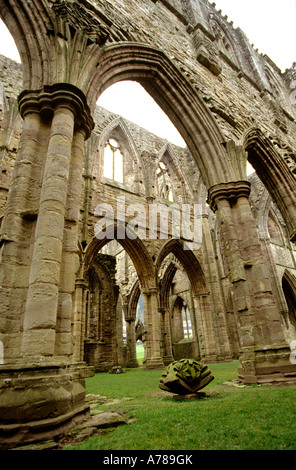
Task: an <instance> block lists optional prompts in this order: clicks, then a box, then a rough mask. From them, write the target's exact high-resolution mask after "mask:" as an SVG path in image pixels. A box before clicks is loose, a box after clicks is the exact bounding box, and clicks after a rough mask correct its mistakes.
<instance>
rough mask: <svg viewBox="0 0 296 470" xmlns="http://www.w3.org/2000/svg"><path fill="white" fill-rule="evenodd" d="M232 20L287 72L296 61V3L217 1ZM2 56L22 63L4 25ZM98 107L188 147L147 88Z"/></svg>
mask: <svg viewBox="0 0 296 470" xmlns="http://www.w3.org/2000/svg"><path fill="white" fill-rule="evenodd" d="M215 3H216V8H217V9H221V10H222V13H223V14H224V15H228V20H229V21H231V20H232V21H233V22H234V26H235V27H238V26H239V27H240V28H241V29H242V30H243V31H244V32H245V33H246V34H247V36H248V38H249V40H250V42H251V43H253V44H254V45H255V47H256V48H258V49H259V52H262V53H264V54H267V55H268V56H269V57H270V58H271V59H272V60H273V61H274V62H275V63H276V64H277V65H278V67H279V68H280V69H282V70H283V71H284V70H285V69H286V68H290V67H291V66H292V64H293V62H295V61H296V47H295V46H296V0H281V1H279V0H245V1H242V0H215ZM0 54H3V55H6V56H7V57H10V58H11V59H14V60H16V61H18V62H20V59H19V55H18V53H17V51H16V48H15V44H14V42H13V40H12V38H11V36H10V34H9V33H8V32H7V30H6V28H5V27H4V25H3V23H2V22H1V21H0ZM98 104H99V105H100V106H103V107H105V108H107V109H109V110H111V111H113V112H115V113H118V114H120V115H122V116H124V117H125V118H126V119H129V120H130V121H133V122H135V123H137V124H138V125H140V126H142V127H144V128H146V129H147V130H150V131H151V132H154V133H155V134H157V135H160V136H161V137H164V138H167V139H168V140H170V141H171V142H173V143H175V144H177V145H184V143H183V140H182V138H181V137H180V136H179V134H178V132H177V131H176V130H175V128H174V127H173V125H172V124H171V122H170V120H169V119H168V118H167V116H166V115H164V114H163V113H162V111H161V110H160V108H159V107H158V106H157V104H156V103H155V102H154V100H152V99H151V98H150V96H149V95H147V93H146V92H145V91H144V90H143V88H142V87H141V86H140V85H138V84H136V83H131V82H123V83H117V84H115V85H113V86H112V87H110V88H109V89H108V90H106V91H105V92H104V93H103V95H102V96H101V97H100V99H99V102H98Z"/></svg>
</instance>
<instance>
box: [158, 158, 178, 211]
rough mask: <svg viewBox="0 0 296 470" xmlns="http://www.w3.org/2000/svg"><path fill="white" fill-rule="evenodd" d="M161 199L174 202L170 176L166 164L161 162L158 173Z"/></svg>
mask: <svg viewBox="0 0 296 470" xmlns="http://www.w3.org/2000/svg"><path fill="white" fill-rule="evenodd" d="M156 174H157V183H158V193H159V197H160V199H163V200H165V201H169V202H173V200H174V198H173V190H172V183H171V179H170V175H169V172H168V169H167V166H166V165H165V163H164V162H159V164H158V168H157V171H156Z"/></svg>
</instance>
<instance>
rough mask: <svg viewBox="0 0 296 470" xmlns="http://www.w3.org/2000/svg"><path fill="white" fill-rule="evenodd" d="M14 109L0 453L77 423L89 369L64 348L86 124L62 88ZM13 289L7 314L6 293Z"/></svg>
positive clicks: (71, 91)
mask: <svg viewBox="0 0 296 470" xmlns="http://www.w3.org/2000/svg"><path fill="white" fill-rule="evenodd" d="M19 107H20V113H21V115H22V117H23V119H24V130H23V133H22V138H21V145H20V149H19V154H18V156H17V159H16V163H15V169H14V176H13V184H12V186H11V188H12V189H11V191H10V194H9V196H8V201H7V207H6V212H5V216H4V222H3V229H4V230H5V233H6V237H7V241H6V243H5V245H4V247H3V258H2V265H1V270H2V271H1V280H2V281H3V282H2V289H1V290H0V295H1V300H2V302H3V305H5V304H6V305H7V308H5V316H6V319H7V320H8V321H10V318H12V317H13V325H12V328H9V334H7V333H6V331H7V322H6V323H5V318H3V317H2V326H1V337H0V340H1V341H2V339H3V344H4V364H3V365H1V366H0V442H4V446H6V447H9V446H11V445H13V446H15V444H16V443H18V442H19V443H21V442H30V440H32V441H34V440H36V438H41V439H42V438H43V436H46V437H47V438H48V437H50V436H51V435H55V434H57V433H59V432H61V430H65V429H66V428H67V427H70V426H71V425H73V423H74V420H75V422H76V423H77V421H79V419H83V417H85V415H86V414H88V413H89V407H88V406H87V405H86V404H85V384H84V380H85V377H87V376H90V375H92V373H93V371H92V370H91V369H90V368H88V367H86V365H85V364H84V363H82V362H81V352H80V354H77V352H76V351H74V350H73V341H72V337H73V336H72V331H71V321H72V296H73V293H74V289H75V276H76V273H77V271H78V267H79V263H78V251H77V250H78V221H79V204H80V198H81V187H82V184H81V178H82V164H83V144H84V140H85V139H86V138H87V137H88V136H89V135H90V132H91V129H92V127H93V122H92V118H91V116H90V112H89V109H88V106H87V104H86V100H85V97H84V95H83V93H82V92H81V91H80V90H78V89H77V88H76V87H73V86H71V85H68V84H56V85H53V86H46V87H44V89H43V90H39V91H37V92H23V93H22V94H21V95H20V97H19ZM33 182H34V183H33ZM36 182H37V184H36ZM34 184H35V185H36V186H34ZM17 289H19V293H20V294H21V296H20V301H19V302H18V305H16V308H15V309H14V310H12V308H11V307H12V304H11V303H10V304H8V302H7V300H5V296H6V295H7V294H10V295H11V296H12V293H14V295H16V290H17ZM3 320H4V321H3ZM74 352H75V354H74V356H75V359H76V362H75V363H74V362H73V353H74ZM75 359H74V360H75ZM7 378H9V382H7ZM37 403H38V406H37V407H36V404H37ZM28 429H30V432H28Z"/></svg>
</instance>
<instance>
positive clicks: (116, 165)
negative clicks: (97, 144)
mask: <svg viewBox="0 0 296 470" xmlns="http://www.w3.org/2000/svg"><path fill="white" fill-rule="evenodd" d="M104 176H105V178H109V179H111V180H113V181H117V182H119V183H123V155H122V152H121V150H120V146H119V143H118V142H117V140H115V139H109V140H108V141H107V142H106V145H105V149H104Z"/></svg>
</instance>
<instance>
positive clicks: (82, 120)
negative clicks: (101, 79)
mask: <svg viewBox="0 0 296 470" xmlns="http://www.w3.org/2000/svg"><path fill="white" fill-rule="evenodd" d="M18 103H19V111H20V114H21V116H22V118H24V117H25V116H26V114H28V113H32V112H35V113H39V114H40V116H41V118H42V119H44V120H45V121H48V120H51V119H52V116H53V112H54V110H55V109H56V108H57V107H59V106H62V107H66V108H68V109H70V110H71V111H73V113H74V116H75V128H76V129H83V130H84V131H85V134H86V139H88V138H89V136H90V134H91V132H92V130H93V128H94V122H93V118H92V116H91V113H90V109H89V106H88V104H87V101H86V98H85V96H84V94H83V92H82V91H81V90H79V88H77V87H75V86H74V85H71V84H68V83H56V84H54V85H45V86H44V87H43V89H42V90H37V91H35V90H34V91H27V90H24V91H23V92H22V93H21V94H20V95H19V98H18Z"/></svg>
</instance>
